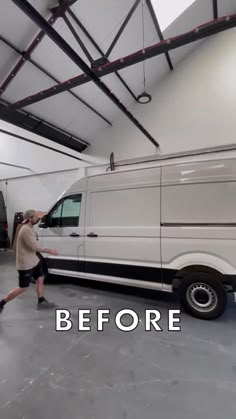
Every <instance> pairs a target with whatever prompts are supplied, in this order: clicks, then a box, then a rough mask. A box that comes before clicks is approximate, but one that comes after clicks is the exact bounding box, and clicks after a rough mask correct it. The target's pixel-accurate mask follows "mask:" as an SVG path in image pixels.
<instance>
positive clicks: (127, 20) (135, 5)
mask: <svg viewBox="0 0 236 419" xmlns="http://www.w3.org/2000/svg"><path fill="white" fill-rule="evenodd" d="M140 1H141V0H136V1H135V3H134V4H133V6H132V7H131V9H130V11H129V13H128V14H127V16H126V18H125V20H124V22H123V23H122V25H121V27H120V29H119V30H118V32H117V34H116V36H115V38H114V39H113V41H112V43H111V45H110V47H109V48H108V50H107V52H106V54H105V56H106V57H107V58H108V57H109V55H110V54H111V52H112V50H113V48H114V47H115V45H116V44H117V42H118V40H119V38H120V37H121V35H122V33H123V32H124V30H125V28H126V26H127V25H128V23H129V21H130V19H131V17H132V16H133V14H134V12H135V10H136V9H137V7H138V5H139V3H140Z"/></svg>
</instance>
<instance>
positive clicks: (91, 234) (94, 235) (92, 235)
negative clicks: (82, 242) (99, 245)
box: [87, 233, 98, 237]
mask: <svg viewBox="0 0 236 419" xmlns="http://www.w3.org/2000/svg"><path fill="white" fill-rule="evenodd" d="M97 236H98V235H97V234H95V233H89V234H87V237H97Z"/></svg>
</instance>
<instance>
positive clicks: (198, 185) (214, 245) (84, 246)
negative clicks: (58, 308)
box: [38, 146, 236, 319]
mask: <svg viewBox="0 0 236 419" xmlns="http://www.w3.org/2000/svg"><path fill="white" fill-rule="evenodd" d="M38 233H39V237H40V240H41V245H42V246H43V247H49V248H56V249H57V250H58V252H59V256H57V257H54V256H49V257H47V258H46V259H45V262H46V264H47V267H48V272H49V274H52V275H53V274H54V275H64V276H69V277H75V278H84V279H87V280H92V281H103V282H109V283H116V284H122V285H128V286H133V287H140V288H149V289H153V290H160V291H164V292H176V293H177V295H178V297H179V299H180V303H181V306H182V307H183V308H184V309H185V310H186V311H187V312H189V313H191V314H192V315H193V316H195V317H198V318H202V319H214V318H217V317H219V316H220V315H221V314H222V313H223V312H224V311H225V309H226V307H227V293H228V292H235V290H236V286H235V282H236V281H235V279H236V146H228V147H225V148H223V147H221V148H219V149H217V148H214V149H209V150H206V149H205V150H202V151H195V152H192V153H189V154H185V155H184V154H182V155H180V154H178V155H169V156H165V157H160V156H154V157H150V158H146V160H145V159H137V160H129V161H126V162H125V161H123V162H120V163H117V164H115V169H114V168H113V167H112V166H111V167H110V168H109V167H108V168H107V171H104V173H102V174H97V175H92V176H86V177H85V178H83V179H80V180H78V181H77V182H75V183H74V184H73V185H72V186H71V187H70V188H69V190H67V191H66V192H65V193H64V194H63V196H61V197H60V199H59V200H58V202H57V203H56V204H55V205H53V207H52V208H51V209H50V211H49V213H48V215H47V216H46V217H44V218H43V219H42V221H41V223H40V224H39V229H38Z"/></svg>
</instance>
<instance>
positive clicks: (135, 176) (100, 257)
mask: <svg viewBox="0 0 236 419" xmlns="http://www.w3.org/2000/svg"><path fill="white" fill-rule="evenodd" d="M160 267H161V255H160V169H159V168H153V169H145V170H137V171H130V172H126V173H118V172H117V173H114V174H109V175H102V176H98V177H94V178H90V179H89V183H88V195H87V213H86V227H85V272H86V273H87V274H88V275H89V276H90V277H91V279H95V280H96V279H97V280H104V281H106V280H108V281H109V279H110V280H112V279H115V280H116V282H121V283H122V281H123V279H124V278H126V279H129V280H130V281H134V282H135V281H143V282H145V283H146V284H147V285H148V283H150V282H152V283H153V282H156V283H157V284H160V287H161V269H160ZM113 282H114V281H113Z"/></svg>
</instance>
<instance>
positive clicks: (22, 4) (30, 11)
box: [12, 0, 159, 148]
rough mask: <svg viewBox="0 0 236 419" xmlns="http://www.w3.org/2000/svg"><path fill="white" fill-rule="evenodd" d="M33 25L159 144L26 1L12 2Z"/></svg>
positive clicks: (148, 136) (154, 143)
mask: <svg viewBox="0 0 236 419" xmlns="http://www.w3.org/2000/svg"><path fill="white" fill-rule="evenodd" d="M12 1H13V3H15V4H16V5H17V6H18V7H19V8H20V9H21V10H22V12H24V13H25V14H26V15H27V16H28V17H29V18H30V19H31V20H32V21H33V22H34V23H35V24H37V25H38V26H39V27H40V28H41V29H42V30H43V31H44V32H45V33H46V34H47V35H48V36H49V38H50V39H52V40H53V41H54V43H55V44H56V45H57V46H58V47H59V48H60V49H61V50H62V51H64V53H65V54H66V55H67V56H68V57H69V58H70V59H71V60H72V61H74V63H75V64H76V65H77V66H78V67H80V68H81V69H82V70H83V71H84V73H85V74H86V75H87V77H89V78H90V79H91V80H92V81H93V82H94V83H95V85H96V86H97V87H98V88H99V89H100V90H101V91H102V92H103V93H104V94H105V95H106V96H107V97H108V98H109V99H110V100H111V101H112V102H113V103H114V104H115V106H117V107H118V108H119V109H120V110H121V111H122V112H123V113H124V114H125V115H126V117H127V118H128V119H129V120H130V121H131V122H132V123H133V124H134V125H135V126H136V127H137V128H138V129H139V130H140V131H141V132H142V133H143V134H144V136H145V137H146V138H147V139H148V140H149V141H150V142H151V143H152V144H153V145H154V146H155V147H156V148H159V144H158V143H157V141H156V140H155V139H154V138H153V136H152V135H151V134H150V133H149V132H148V131H147V130H146V129H145V128H144V127H143V126H142V124H141V123H140V122H139V121H138V120H137V119H136V118H135V117H134V116H133V115H132V113H131V112H130V111H129V110H128V109H127V108H126V107H125V106H124V105H123V104H122V103H121V101H120V100H119V99H118V98H117V97H116V96H115V95H114V93H112V92H111V91H110V90H109V88H108V87H107V86H106V84H104V83H103V82H102V81H101V79H100V78H99V77H98V76H97V75H96V74H95V73H94V72H93V71H92V70H91V69H90V67H88V66H87V64H86V63H85V62H84V61H83V60H82V59H81V58H80V57H79V55H78V54H77V53H76V52H75V51H74V50H73V49H72V48H71V47H70V45H69V44H68V43H67V42H66V41H65V40H64V39H63V38H62V37H61V36H60V35H59V33H57V32H56V31H55V29H53V27H52V26H51V25H50V24H48V22H47V21H46V20H45V19H44V18H43V17H42V16H41V15H40V14H39V13H38V12H37V10H36V9H35V8H34V7H32V6H31V4H30V3H29V2H28V1H26V0H12Z"/></svg>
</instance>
